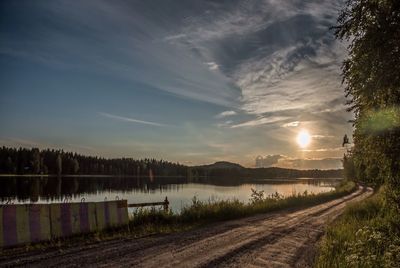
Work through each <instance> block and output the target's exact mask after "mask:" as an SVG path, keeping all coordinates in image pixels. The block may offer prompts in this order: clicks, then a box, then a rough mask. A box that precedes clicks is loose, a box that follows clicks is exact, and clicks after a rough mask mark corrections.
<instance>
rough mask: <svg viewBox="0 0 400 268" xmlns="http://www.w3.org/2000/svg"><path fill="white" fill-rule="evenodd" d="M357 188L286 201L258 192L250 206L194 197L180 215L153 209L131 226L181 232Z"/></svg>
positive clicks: (349, 184)
mask: <svg viewBox="0 0 400 268" xmlns="http://www.w3.org/2000/svg"><path fill="white" fill-rule="evenodd" d="M355 188H356V187H355V184H354V183H353V182H343V183H341V184H340V185H339V186H338V187H337V188H336V190H334V191H331V192H327V193H321V194H309V193H308V192H304V193H302V194H297V195H293V196H290V197H287V198H284V197H283V196H281V195H279V194H278V193H275V194H273V195H270V196H266V195H265V194H264V192H263V191H260V192H257V191H255V190H253V193H252V197H251V199H250V200H249V201H250V202H249V203H244V202H241V201H239V200H220V201H208V202H204V201H200V200H198V199H197V198H195V197H194V198H193V200H192V204H191V205H190V206H187V207H184V208H183V209H182V211H181V212H180V213H172V212H171V211H168V212H165V211H163V210H161V209H160V210H157V209H154V208H152V209H150V210H146V209H139V210H137V211H136V212H135V213H134V214H133V217H132V218H131V221H130V226H131V227H132V228H133V229H134V228H147V229H151V230H154V231H157V228H160V229H161V230H165V228H167V229H168V228H179V227H177V226H188V225H197V224H204V223H209V222H216V221H222V220H230V219H237V218H242V217H246V216H251V215H255V214H260V213H267V212H273V211H278V210H282V209H296V208H301V207H307V206H312V205H316V204H320V203H323V202H326V201H329V200H333V199H335V198H338V197H341V196H344V195H347V194H349V193H351V192H352V191H353V190H354V189H355ZM144 226H145V227H144ZM171 226H172V227H171Z"/></svg>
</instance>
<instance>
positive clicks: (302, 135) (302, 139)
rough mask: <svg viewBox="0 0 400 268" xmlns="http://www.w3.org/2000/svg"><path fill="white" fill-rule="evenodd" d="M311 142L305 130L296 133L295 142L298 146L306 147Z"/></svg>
mask: <svg viewBox="0 0 400 268" xmlns="http://www.w3.org/2000/svg"><path fill="white" fill-rule="evenodd" d="M310 142H311V136H310V134H309V133H308V131H307V130H302V131H300V132H299V134H298V135H297V144H299V146H300V147H301V148H306V147H307V146H308V145H309V144H310Z"/></svg>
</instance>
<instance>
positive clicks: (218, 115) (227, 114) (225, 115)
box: [215, 111, 236, 118]
mask: <svg viewBox="0 0 400 268" xmlns="http://www.w3.org/2000/svg"><path fill="white" fill-rule="evenodd" d="M235 114H236V112H235V111H223V112H222V113H219V114H217V115H216V116H215V118H224V117H227V116H232V115H235Z"/></svg>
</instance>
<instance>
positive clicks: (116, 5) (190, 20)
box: [0, 0, 352, 169]
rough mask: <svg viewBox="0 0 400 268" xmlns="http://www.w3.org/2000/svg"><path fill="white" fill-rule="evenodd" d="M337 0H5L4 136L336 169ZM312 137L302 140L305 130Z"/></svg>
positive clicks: (1, 16)
mask: <svg viewBox="0 0 400 268" xmlns="http://www.w3.org/2000/svg"><path fill="white" fill-rule="evenodd" d="M341 5H342V1H335V0H248V1H244V0H242V1H239V0H225V1H223V0H221V1H217V0H204V1H197V0H149V1H135V0H132V1H121V0H118V1H103V0H96V1H91V0H86V1H67V0H64V1H59V0H38V1H24V0H21V1H11V0H10V1H7V0H4V1H1V2H0V145H4V146H18V147H19V146H22V147H39V148H62V149H64V150H66V151H74V152H78V153H81V154H85V155H98V156H102V157H107V158H115V157H133V158H144V157H151V158H157V159H165V160H169V161H174V162H176V161H177V162H180V163H183V164H187V165H198V164H207V163H213V162H215V161H223V160H224V161H232V162H236V163H240V164H242V165H244V166H248V167H252V166H254V165H255V159H256V157H257V156H262V157H263V158H265V160H266V161H265V162H266V163H268V165H270V166H282V167H293V168H323V169H324V168H336V167H340V165H341V164H340V158H341V157H342V156H343V153H344V149H343V148H342V147H341V143H342V138H343V135H344V134H346V133H347V134H351V132H352V126H351V124H349V123H348V120H350V119H352V114H350V113H348V112H346V105H345V102H346V100H345V97H344V89H343V86H342V85H341V75H340V73H341V70H340V66H341V63H342V61H343V59H344V57H345V56H346V45H345V44H343V43H340V42H338V41H336V40H335V39H334V36H333V33H332V31H331V30H329V28H330V27H331V26H333V25H334V24H335V22H336V18H337V15H338V11H339V10H340V8H341ZM302 130H306V131H308V133H309V134H310V136H311V143H310V144H309V146H307V147H306V148H301V147H300V146H299V145H298V144H297V143H296V136H297V134H298V133H299V132H300V131H302Z"/></svg>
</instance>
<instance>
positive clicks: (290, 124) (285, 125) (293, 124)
mask: <svg viewBox="0 0 400 268" xmlns="http://www.w3.org/2000/svg"><path fill="white" fill-rule="evenodd" d="M299 125H300V122H299V121H293V122H289V123H286V124H283V125H282V127H298V126H299Z"/></svg>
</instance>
